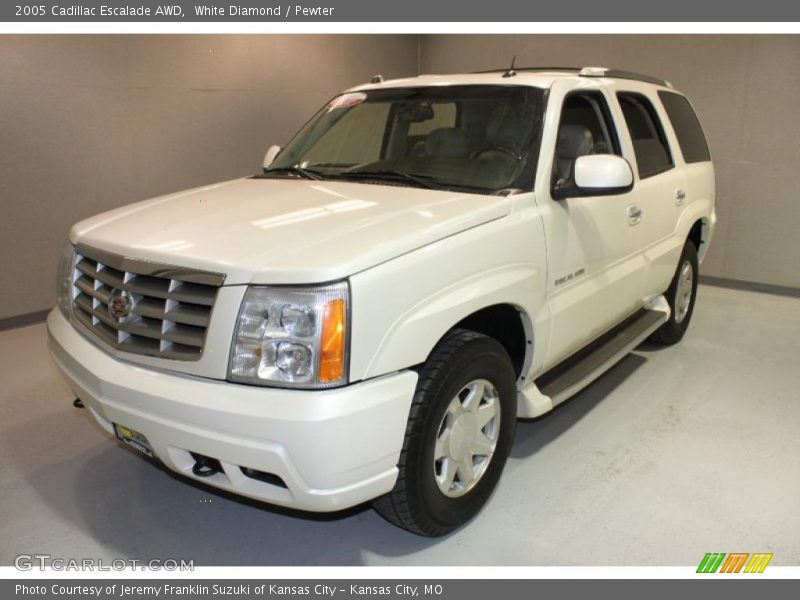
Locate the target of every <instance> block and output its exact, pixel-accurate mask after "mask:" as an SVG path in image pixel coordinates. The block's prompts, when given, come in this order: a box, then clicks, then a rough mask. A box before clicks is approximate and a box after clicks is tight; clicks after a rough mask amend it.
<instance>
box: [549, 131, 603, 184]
mask: <svg viewBox="0 0 800 600" xmlns="http://www.w3.org/2000/svg"><path fill="white" fill-rule="evenodd" d="M593 148H594V136H592V132H591V131H589V128H588V127H584V126H583V125H562V126H561V127H560V128H559V129H558V142H557V144H556V162H555V175H556V181H561V180H564V181H571V180H572V169H573V167H574V166H575V160H576V159H577V158H578V157H580V156H586V155H588V154H591V153H592V149H593Z"/></svg>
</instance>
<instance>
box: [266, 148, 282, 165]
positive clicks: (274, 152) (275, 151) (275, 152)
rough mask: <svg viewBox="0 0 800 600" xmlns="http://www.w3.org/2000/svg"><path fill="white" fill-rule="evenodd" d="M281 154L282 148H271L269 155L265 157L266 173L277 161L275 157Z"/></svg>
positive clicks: (268, 151)
mask: <svg viewBox="0 0 800 600" xmlns="http://www.w3.org/2000/svg"><path fill="white" fill-rule="evenodd" d="M280 152H281V147H280V146H274V145H273V146H270V147H269V149H268V150H267V153H266V154H265V155H264V165H263V166H264V170H265V171H266V170H267V169H269V166H270V165H271V164H272V163H273V161H274V160H275V157H277V156H278V154H280Z"/></svg>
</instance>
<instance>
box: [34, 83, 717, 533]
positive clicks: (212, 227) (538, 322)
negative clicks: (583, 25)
mask: <svg viewBox="0 0 800 600" xmlns="http://www.w3.org/2000/svg"><path fill="white" fill-rule="evenodd" d="M714 193H715V192H714V169H713V166H712V163H711V158H710V155H709V151H708V147H707V145H706V141H705V138H704V135H703V132H702V129H701V127H700V124H699V122H698V120H697V117H696V116H695V114H694V111H693V110H692V108H691V106H690V104H689V102H688V101H687V100H686V98H685V97H684V96H683V95H681V94H679V93H678V92H676V91H675V90H673V89H672V86H671V85H670V84H668V83H667V82H665V81H660V80H657V79H654V78H651V77H646V76H641V75H637V74H634V73H628V72H622V71H614V70H609V69H604V68H585V69H582V70H581V69H549V68H537V69H517V70H516V71H515V70H499V71H493V72H486V73H477V74H467V75H447V76H423V77H417V78H413V79H402V80H395V81H383V80H382V79H381V78H380V77H376V78H375V79H373V81H372V83H370V84H369V85H364V86H360V87H356V88H353V89H351V90H349V91H347V92H345V93H343V94H341V95H339V96H337V97H335V98H333V99H332V100H331V101H330V102H329V103H328V104H327V105H326V106H325V107H324V108H322V110H320V111H319V112H318V113H317V114H316V115H315V116H314V117H313V118H312V119H311V120H310V121H309V122H308V123H307V124H306V125H305V126H304V127H303V128H302V130H301V131H300V132H299V133H298V134H297V135H296V136H295V138H294V139H293V140H292V141H291V142H290V143H289V144H288V146H286V147H285V148H284V149H280V148H277V147H273V148H270V150H269V151H268V152H267V155H266V157H265V160H264V169H263V172H262V173H259V174H258V175H255V176H253V177H247V178H244V179H237V180H234V181H228V182H224V183H220V184H216V185H209V186H205V187H202V188H198V189H194V190H190V191H185V192H180V193H177V194H171V195H168V196H164V197H161V198H157V199H154V200H148V201H145V202H140V203H137V204H133V205H131V206H127V207H123V208H119V209H116V210H112V211H110V212H107V213H104V214H102V215H99V216H96V217H93V218H90V219H87V220H85V221H82V222H81V223H78V224H77V225H75V226H74V227H73V228H72V229H71V231H70V234H69V243H68V244H67V245H66V246H65V250H64V254H63V257H62V261H61V267H60V271H59V282H58V285H59V302H58V307H57V308H56V309H54V310H53V311H52V312H51V313H50V315H49V318H48V322H47V327H48V332H49V337H50V348H51V352H52V355H53V357H54V359H55V361H56V363H57V364H58V366H59V367H60V369H61V370H62V371H63V373H64V374H65V375H66V378H67V379H68V381H69V383H70V384H71V387H72V389H73V390H74V392H75V395H76V396H77V397H78V398H79V399H80V401H82V402H83V403H84V404H85V406H86V407H87V408H88V410H89V412H91V414H92V416H93V417H94V418H95V419H96V420H97V421H98V422H99V423H100V425H101V426H102V427H104V428H105V429H106V430H107V431H108V432H109V433H111V434H113V435H116V436H117V437H118V438H119V439H121V440H122V441H123V442H126V443H128V444H130V445H132V446H134V447H136V448H137V449H139V450H141V451H142V452H144V453H146V454H148V455H151V456H154V457H157V458H158V459H159V460H160V461H161V462H162V463H163V464H164V465H166V466H167V467H168V468H170V469H172V470H173V471H176V472H178V473H181V474H183V475H185V476H187V477H190V478H195V479H198V480H201V481H204V482H206V483H208V484H210V485H212V486H215V487H219V488H223V489H226V490H228V491H231V492H234V493H236V494H241V495H243V496H249V497H251V498H256V499H258V500H263V501H265V502H269V503H273V504H279V505H285V506H291V507H296V508H299V509H303V510H309V511H336V510H339V509H343V508H346V507H350V506H353V505H356V504H359V503H363V502H365V501H369V500H374V505H375V508H376V509H377V510H378V511H379V512H380V513H381V514H382V515H383V516H384V517H386V518H387V519H388V520H390V521H392V522H393V523H396V524H397V525H399V526H401V527H404V528H406V529H409V530H411V531H414V532H416V533H420V534H423V535H430V536H435V535H441V534H444V533H446V532H448V531H451V530H453V529H454V528H456V527H457V526H459V525H461V524H462V523H464V522H466V521H467V520H468V519H470V518H471V517H472V516H473V515H475V514H476V513H477V512H478V510H479V509H480V508H481V507H482V506H483V505H484V503H485V502H486V501H487V499H488V498H489V495H490V494H491V492H492V490H493V488H494V487H495V485H496V484H497V481H498V479H499V477H500V473H501V471H502V470H503V466H504V464H505V462H506V457H507V456H508V453H509V449H510V447H511V444H512V441H513V438H514V430H515V421H516V419H517V418H531V417H538V416H539V415H542V414H544V413H546V412H547V411H549V410H551V409H552V408H553V407H554V406H555V405H557V404H559V403H560V402H563V401H564V400H566V399H567V398H568V397H570V396H571V395H573V394H575V393H576V392H577V391H579V390H580V389H582V388H583V387H584V386H586V385H588V384H589V383H590V382H591V381H592V380H594V379H595V378H597V377H598V376H599V375H600V374H601V373H603V372H604V371H605V370H606V369H608V368H609V367H610V366H611V365H613V364H614V363H615V362H616V361H618V360H619V359H620V358H622V357H623V356H624V355H625V353H627V352H628V351H630V350H631V349H632V348H634V347H635V346H636V345H637V344H639V343H640V342H641V341H643V340H644V339H645V338H647V337H651V338H653V339H655V340H657V341H659V342H662V343H664V344H672V343H675V342H677V341H678V340H680V339H681V337H682V336H683V335H684V333H685V332H686V328H687V326H688V324H689V320H690V318H691V316H692V309H693V306H694V300H695V294H696V290H697V276H698V263H699V262H701V261H702V258H703V255H704V254H705V252H706V249H707V247H708V244H709V241H710V239H711V234H712V231H713V229H714V223H715V220H716V216H715V212H714Z"/></svg>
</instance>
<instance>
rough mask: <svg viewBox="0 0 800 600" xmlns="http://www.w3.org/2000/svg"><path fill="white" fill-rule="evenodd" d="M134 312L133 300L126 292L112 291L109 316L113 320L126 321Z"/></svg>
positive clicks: (109, 301)
mask: <svg viewBox="0 0 800 600" xmlns="http://www.w3.org/2000/svg"><path fill="white" fill-rule="evenodd" d="M132 310H133V298H132V297H131V295H130V292H127V291H125V290H112V291H111V296H110V297H109V299H108V314H109V315H111V318H112V319H116V320H117V321H124V320H125V319H127V318H128V317H129V316H130V314H131V311H132Z"/></svg>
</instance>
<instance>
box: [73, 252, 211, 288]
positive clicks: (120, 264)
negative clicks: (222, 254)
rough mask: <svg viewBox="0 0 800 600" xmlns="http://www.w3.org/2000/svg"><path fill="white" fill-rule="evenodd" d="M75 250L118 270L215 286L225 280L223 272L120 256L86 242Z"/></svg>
mask: <svg viewBox="0 0 800 600" xmlns="http://www.w3.org/2000/svg"><path fill="white" fill-rule="evenodd" d="M75 251H76V252H77V254H80V255H81V256H85V257H87V258H90V259H92V260H96V261H97V262H100V263H102V264H104V265H107V266H109V267H111V268H113V269H116V270H118V271H123V272H134V273H136V274H138V275H147V276H151V277H162V278H164V279H177V280H179V281H185V282H186V283H200V284H203V285H213V286H215V287H220V286H221V285H222V284H223V283H224V282H225V274H224V273H215V272H213V271H200V270H197V269H184V268H181V267H175V266H172V265H164V264H160V263H155V262H149V261H145V260H140V259H138V258H130V257H127V256H120V255H119V254H112V253H111V252H107V251H105V250H100V249H99V248H94V247H93V246H88V245H86V244H81V243H79V244H77V245H76V246H75Z"/></svg>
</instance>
